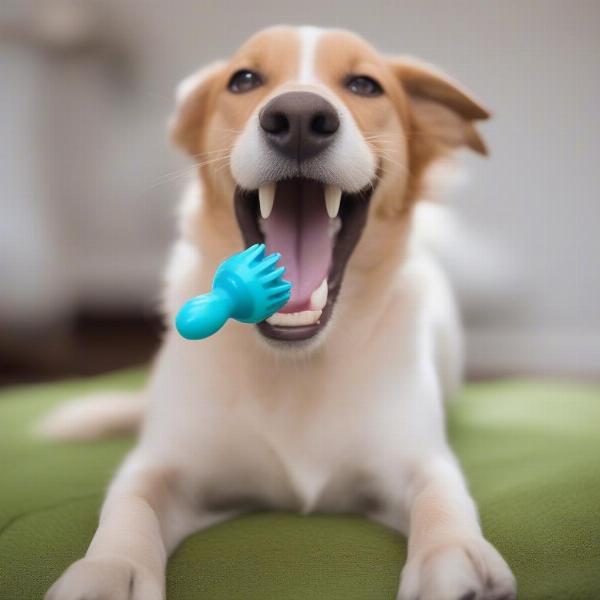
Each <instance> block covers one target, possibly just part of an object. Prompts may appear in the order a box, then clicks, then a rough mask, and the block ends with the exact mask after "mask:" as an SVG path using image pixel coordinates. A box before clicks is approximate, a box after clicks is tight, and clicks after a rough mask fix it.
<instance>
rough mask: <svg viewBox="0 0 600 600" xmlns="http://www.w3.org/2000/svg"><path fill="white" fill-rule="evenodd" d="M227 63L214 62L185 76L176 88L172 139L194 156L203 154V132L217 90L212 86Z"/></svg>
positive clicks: (171, 127) (171, 130) (171, 128)
mask: <svg viewBox="0 0 600 600" xmlns="http://www.w3.org/2000/svg"><path fill="white" fill-rule="evenodd" d="M224 64H225V63H224V61H217V62H214V63H212V64H210V65H208V66H207V67H204V68H203V69H200V71H197V72H196V73H194V74H193V75H190V76H189V77H186V78H185V79H184V80H183V81H182V82H181V83H180V84H179V85H178V86H177V91H176V94H175V97H176V104H175V113H174V115H173V116H172V117H171V121H170V132H171V139H172V140H173V141H174V142H175V144H176V145H177V146H179V147H180V148H181V149H182V150H185V151H186V152H187V153H188V154H190V155H192V156H196V155H197V154H198V153H199V152H200V144H201V138H202V129H203V126H204V122H205V120H206V117H207V114H208V112H209V110H210V97H211V92H212V91H213V88H214V86H213V85H212V84H213V83H214V81H215V79H216V78H217V77H218V75H219V74H220V72H221V70H222V68H223V66H224Z"/></svg>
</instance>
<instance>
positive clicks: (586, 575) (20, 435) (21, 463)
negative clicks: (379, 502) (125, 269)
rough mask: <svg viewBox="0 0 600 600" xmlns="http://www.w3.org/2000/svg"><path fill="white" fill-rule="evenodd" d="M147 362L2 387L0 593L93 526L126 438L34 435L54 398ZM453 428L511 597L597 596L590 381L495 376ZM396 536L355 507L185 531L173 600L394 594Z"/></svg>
mask: <svg viewBox="0 0 600 600" xmlns="http://www.w3.org/2000/svg"><path fill="white" fill-rule="evenodd" d="M143 377H144V374H143V372H140V371H136V372H122V373H116V374H113V375H109V376H104V377H98V378H94V379H87V380H83V381H69V382H65V383H57V384H48V385H39V386H27V387H16V388H12V389H8V390H5V391H3V392H1V393H0V467H1V468H0V600H40V599H41V598H42V596H43V592H44V591H45V590H46V589H47V588H48V586H49V585H50V584H51V582H52V581H54V579H55V578H56V577H58V575H59V574H60V573H61V572H62V571H63V569H64V568H65V567H66V566H67V565H68V564H69V563H71V562H72V561H73V560H75V559H76V558H78V557H80V556H81V555H82V554H83V553H84V551H85V548H86V546H87V544H88V542H89V540H90V538H91V536H92V533H93V531H94V528H95V525H96V518H97V514H98V509H99V506H100V503H101V500H102V496H103V493H104V490H105V488H106V485H107V482H108V481H109V480H110V478H111V474H112V473H113V471H114V469H115V467H116V465H117V464H118V463H119V461H120V460H121V458H122V456H123V454H124V453H125V452H126V450H127V448H128V447H129V446H130V444H131V441H130V440H111V441H106V442H102V443H92V444H71V445H69V444H57V443H49V442H44V441H40V440H36V439H34V438H33V437H32V436H31V434H30V431H31V426H32V423H34V422H35V420H36V419H37V418H39V417H40V416H41V415H42V414H43V413H45V412H46V411H48V410H49V409H50V408H51V407H52V406H55V405H56V404H58V403H60V402H61V401H63V400H64V399H65V398H68V397H72V396H74V395H77V394H81V393H85V392H90V391H97V390H98V389H102V388H119V389H121V388H132V387H136V386H139V385H141V383H142V381H143ZM449 431H450V436H451V440H452V444H453V446H454V448H455V449H456V451H457V453H458V455H459V457H460V459H461V461H462V464H463V466H464V469H465V471H466V473H467V475H468V478H469V481H470V485H471V489H472V491H473V494H474V496H475V498H476V500H477V502H478V504H479V507H480V511H481V518H482V522H483V528H484V530H485V533H486V535H487V537H488V538H489V539H490V540H491V541H492V542H493V543H494V544H495V545H496V547H497V548H498V549H499V550H500V552H502V554H503V555H504V556H505V558H506V560H507V561H508V563H509V564H510V565H511V567H512V569H513V571H514V573H515V575H516V577H517V581H518V584H519V598H520V600H542V599H556V600H598V599H600V388H599V387H594V386H591V385H580V384H572V383H559V382H545V383H542V382H531V381H500V382H494V383H476V384H470V385H468V386H467V388H466V389H465V391H464V392H463V394H462V396H461V397H460V398H459V399H458V400H457V401H456V402H454V403H453V404H452V406H451V407H450V409H449ZM405 556H406V544H405V541H404V540H403V539H402V538H401V537H400V536H398V535H396V534H394V533H392V532H390V531H388V530H386V529H384V528H383V527H381V526H378V525H375V524H373V523H369V522H368V521H366V520H364V519H362V518H360V517H355V516H338V517H332V516H319V515H316V516H310V517H303V516H299V515H294V514H283V513H277V514H268V513H256V514H252V515H248V516H245V517H242V518H238V519H236V520H234V521H231V522H227V523H224V524H221V525H218V526H215V527H213V528H211V529H209V530H207V531H205V532H203V533H201V534H199V535H194V536H192V537H190V538H189V539H188V540H187V541H185V542H184V543H183V544H182V545H181V547H180V548H179V549H178V550H177V551H176V552H175V554H174V556H173V557H172V559H171V560H170V562H169V570H168V598H169V600H192V599H194V600H203V599H206V600H259V599H260V600H386V599H387V600H393V599H394V597H395V592H396V589H397V586H398V578H399V574H400V569H401V567H402V564H403V562H404V560H405Z"/></svg>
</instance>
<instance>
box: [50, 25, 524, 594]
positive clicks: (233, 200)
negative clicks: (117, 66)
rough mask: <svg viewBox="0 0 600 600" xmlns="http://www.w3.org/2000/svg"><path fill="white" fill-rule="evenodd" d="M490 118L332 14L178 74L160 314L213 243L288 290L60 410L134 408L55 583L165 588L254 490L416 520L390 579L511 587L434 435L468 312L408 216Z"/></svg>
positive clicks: (92, 588) (280, 503)
mask: <svg viewBox="0 0 600 600" xmlns="http://www.w3.org/2000/svg"><path fill="white" fill-rule="evenodd" d="M488 116H489V113H488V111H487V110H486V109H485V108H484V107H483V106H482V104H481V103H480V102H478V101H477V100H476V99H474V97H473V96H472V95H470V94H469V93H468V92H466V91H465V90H464V89H463V88H462V87H461V86H459V85H458V84H457V83H455V82H453V81H452V80H451V79H449V78H448V77H447V76H446V75H444V74H442V73H440V72H439V71H438V70H437V69H435V68H434V67H432V66H431V65H428V64H426V63H423V62H420V61H418V60H415V59H412V58H409V57H394V58H390V57H385V56H382V55H380V54H379V53H378V52H376V51H375V50H374V49H373V48H372V47H371V46H370V45H369V44H368V43H367V42H365V41H364V40H363V39H361V38H360V37H358V36H356V35H354V34H352V33H349V32H346V31H342V30H322V29H318V28H314V27H298V28H296V27H283V26H281V27H274V28H269V29H266V30H263V31H261V32H259V33H258V34H256V35H255V36H253V37H252V38H251V39H250V40H249V41H247V42H246V43H245V44H244V45H243V46H242V47H241V48H240V49H239V50H238V51H237V52H236V53H235V54H234V56H233V57H232V58H231V60H229V61H220V62H217V63H214V64H212V65H210V66H208V67H206V68H204V69H202V70H200V71H199V72H198V73H196V74H194V75H193V76H191V77H189V78H188V79H186V80H184V82H183V83H182V84H181V85H180V86H179V88H178V91H177V102H176V111H175V114H174V117H173V119H172V124H171V131H172V137H173V139H174V141H175V143H176V144H177V145H178V146H179V147H180V148H181V149H183V150H184V151H185V152H186V153H187V154H188V155H189V156H190V157H192V159H193V161H194V163H195V164H196V165H197V169H196V172H197V176H196V177H195V179H194V181H193V182H192V183H191V184H190V186H189V188H188V189H187V190H186V193H185V198H184V200H183V203H182V208H181V213H180V237H179V241H178V242H177V243H176V246H175V248H174V251H173V255H172V258H171V261H170V266H169V268H168V270H167V277H166V293H165V313H166V315H167V316H168V323H172V321H173V317H174V315H175V313H176V312H177V310H178V308H179V307H180V306H181V305H182V303H183V302H184V301H185V300H187V299H188V298H189V297H191V296H193V295H196V294H198V293H200V292H202V291H206V290H208V289H209V287H210V283H211V278H212V274H213V272H214V269H215V268H216V266H217V265H218V264H219V262H220V261H221V260H222V259H223V258H224V257H226V256H229V255H230V254H232V253H234V252H237V251H240V250H241V249H243V248H244V247H245V246H249V245H250V244H254V243H256V242H261V241H264V242H265V243H266V246H267V250H268V251H269V252H271V251H278V252H280V253H281V255H282V259H281V260H282V264H284V265H285V266H286V268H287V271H286V278H287V279H288V280H289V281H291V282H292V284H293V291H292V295H291V299H290V301H289V303H288V304H287V305H286V306H285V307H284V308H283V309H281V310H280V312H278V313H276V314H274V315H273V316H272V317H270V318H269V319H267V320H266V321H264V322H262V323H259V324H258V325H257V326H254V325H244V324H240V323H237V322H235V323H234V322H232V323H229V324H228V325H227V326H226V327H225V328H224V330H223V331H222V332H220V333H219V334H218V335H215V336H213V337H212V338H210V339H207V340H204V341H202V342H189V341H185V340H183V339H182V338H180V337H179V336H178V335H177V334H176V332H175V331H174V329H173V327H172V326H168V327H167V331H166V334H165V339H164V342H163V344H162V348H161V350H160V352H159V355H158V357H157V360H156V363H155V365H154V368H153V371H152V373H151V376H150V379H149V382H148V384H147V386H146V388H145V390H144V391H143V393H142V394H140V395H138V396H136V397H135V398H133V397H132V398H130V399H126V398H120V397H119V398H116V397H113V398H103V399H95V400H92V401H89V402H87V403H84V404H78V405H73V406H70V407H66V408H63V409H62V410H61V411H60V412H59V413H57V414H55V415H53V416H52V417H50V419H49V421H48V422H47V423H46V426H45V430H46V432H47V433H50V434H52V435H54V436H58V437H63V438H64V437H85V438H88V439H89V438H93V437H97V436H100V435H102V434H106V433H110V432H114V431H117V430H119V431H120V430H124V429H127V428H129V427H132V426H134V425H135V423H136V422H137V420H138V419H141V417H142V413H143V424H142V426H141V431H140V435H139V441H138V443H137V446H136V447H135V449H134V450H133V451H132V452H131V453H130V454H129V456H128V457H127V458H126V459H125V461H124V463H123V465H122V466H121V468H120V470H119V472H118V474H117V475H116V478H115V479H114V481H113V482H112V484H111V486H110V489H109V491H108V494H107V497H106V500H105V503H104V506H103V508H102V511H101V516H100V521H99V526H98V529H97V531H96V533H95V535H94V537H93V540H92V542H91V544H90V547H89V549H88V551H87V554H86V555H85V557H84V558H82V559H81V560H79V561H77V562H76V563H74V564H73V565H71V566H70V567H69V568H68V569H67V570H66V572H65V573H64V574H63V575H62V576H61V577H60V578H59V580H58V581H57V582H56V583H55V584H54V585H53V586H52V587H51V589H50V590H49V591H48V593H47V595H46V600H78V599H81V598H95V599H98V600H100V599H101V600H121V599H122V600H125V599H129V600H161V599H163V598H165V566H166V563H167V557H168V556H169V554H170V553H171V552H172V551H173V549H174V548H175V547H176V546H177V545H178V544H179V543H180V542H181V540H182V539H183V538H185V537H186V536H188V535H190V534H191V533H194V532H198V531H199V530H201V529H203V528H206V527H209V526H210V525H213V524H215V523H218V522H219V521H223V520H225V519H229V518H232V517H235V516H236V515H239V514H242V513H244V512H245V511H249V510H253V509H256V508H263V509H264V508H266V509H283V510H294V511H299V512H301V513H311V512H320V513H348V512H356V513H361V514H364V515H366V516H367V517H368V518H370V519H373V520H374V521H377V522H379V523H383V524H385V525H387V526H388V527H391V528H392V529H394V530H396V531H398V532H401V533H402V534H404V535H406V536H408V558H407V562H406V564H405V565H404V568H403V570H402V573H401V579H400V586H399V591H398V596H397V598H398V599H399V600H416V599H419V600H476V599H477V600H510V599H514V598H516V584H515V579H514V577H513V575H512V573H511V571H510V569H509V567H508V566H507V564H506V562H505V561H504V560H503V558H502V557H501V556H500V554H499V553H498V552H497V551H496V550H495V549H494V547H493V546H492V545H491V544H490V543H489V542H488V541H486V539H485V538H484V537H483V534H482V530H481V527H480V525H479V521H478V515H477V509H476V506H475V504H474V502H473V500H472V498H471V496H470V495H469V492H468V489H467V485H466V483H465V480H464V477H463V475H462V473H461V470H460V467H459V465H458V463H457V460H456V458H455V456H454V454H453V453H452V450H451V449H450V447H449V446H448V442H447V440H446V434H445V419H444V402H445V400H446V399H448V398H449V397H450V396H452V394H454V393H455V392H456V390H457V389H458V387H459V385H460V380H461V370H462V366H461V365H462V350H461V348H462V346H461V336H460V325H459V319H458V317H457V310H456V308H455V303H454V300H453V296H452V293H451V291H450V288H449V285H448V283H447V281H446V278H445V276H444V274H443V272H442V270H441V269H440V267H439V265H438V263H437V262H436V260H435V258H434V257H433V256H432V255H431V253H429V252H428V251H427V248H425V247H424V245H423V244H422V243H419V241H418V239H417V238H418V235H416V234H415V221H416V220H417V215H418V214H419V211H420V206H421V205H423V203H424V200H423V196H424V195H425V194H426V185H427V181H428V174H429V173H430V172H431V169H430V168H431V167H432V166H433V165H436V164H439V163H440V161H443V160H445V159H447V158H448V157H449V156H451V155H452V154H453V153H454V151H456V150H458V149H460V148H470V149H472V150H474V151H475V152H478V153H480V154H486V147H485V145H484V142H483V141H482V138H481V137H480V135H479V133H478V132H477V130H476V128H475V124H476V122H477V121H479V120H482V119H486V118H488ZM399 568H400V565H399Z"/></svg>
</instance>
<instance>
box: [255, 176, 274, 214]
mask: <svg viewBox="0 0 600 600" xmlns="http://www.w3.org/2000/svg"><path fill="white" fill-rule="evenodd" d="M258 201H259V203H260V214H261V216H262V218H263V219H268V218H269V215H270V214H271V211H272V210H273V202H274V201H275V184H274V183H264V184H263V185H261V186H260V187H259V188H258Z"/></svg>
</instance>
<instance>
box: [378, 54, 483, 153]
mask: <svg viewBox="0 0 600 600" xmlns="http://www.w3.org/2000/svg"><path fill="white" fill-rule="evenodd" d="M390 65H391V67H392V69H393V70H394V72H395V73H396V76H397V77H398V79H399V81H400V83H401V85H402V86H403V87H404V90H405V91H406V93H407V95H408V98H409V103H410V114H411V121H412V122H411V125H412V128H413V134H414V138H415V139H414V141H415V143H417V144H418V145H419V146H420V148H418V153H419V154H421V155H426V156H428V157H429V160H431V159H435V158H437V157H439V156H440V155H444V154H447V153H448V152H449V151H450V150H453V149H456V148H459V147H461V146H467V147H468V148H471V149H472V150H474V151H475V152H478V153H479V154H487V148H486V146H485V143H484V142H483V140H482V138H481V136H480V135H479V133H478V131H477V129H476V128H475V124H474V122H475V121H478V120H481V119H487V118H489V117H490V113H489V111H488V110H487V109H486V108H485V107H484V106H483V105H482V104H481V103H480V102H478V101H477V100H476V99H475V98H474V97H473V96H472V95H471V94H470V93H469V92H467V91H466V90H464V89H463V88H462V87H461V86H460V85H459V84H458V83H456V82H454V81H452V79H450V78H449V77H448V76H446V75H444V74H443V73H441V72H440V71H438V70H437V69H436V68H435V67H434V66H432V65H429V64H427V63H425V62H422V61H419V60H417V59H414V58H411V57H400V58H394V59H391V60H390ZM428 162H429V161H428Z"/></svg>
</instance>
